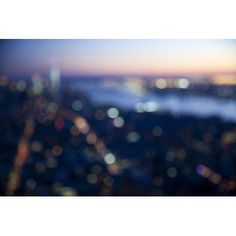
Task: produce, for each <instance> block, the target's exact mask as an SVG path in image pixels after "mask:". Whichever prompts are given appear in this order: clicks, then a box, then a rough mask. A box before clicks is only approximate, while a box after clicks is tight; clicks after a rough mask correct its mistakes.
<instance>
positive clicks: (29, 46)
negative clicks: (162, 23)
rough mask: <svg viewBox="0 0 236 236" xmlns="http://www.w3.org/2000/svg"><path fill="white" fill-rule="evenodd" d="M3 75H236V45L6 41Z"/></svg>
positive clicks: (226, 42)
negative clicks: (55, 68) (56, 69)
mask: <svg viewBox="0 0 236 236" xmlns="http://www.w3.org/2000/svg"><path fill="white" fill-rule="evenodd" d="M0 51H1V54H0V74H6V75H15V74H17V75H19V74H20V75H31V74H33V73H36V72H37V73H47V71H48V68H49V67H50V65H56V66H58V67H59V68H60V70H61V73H62V74H64V75H126V74H127V75H158V74H166V75H174V74H177V75H178V74H189V75H195V74H197V75H203V74H209V75H212V74H236V40H210V39H209V40H188V39H185V40H151V39H150V40H149V39H142V40H139V39H137V40H135V39H130V40H126V39H124V40H113V39H102V40H99V39H96V40H87V39H77V40H2V41H1V42H0Z"/></svg>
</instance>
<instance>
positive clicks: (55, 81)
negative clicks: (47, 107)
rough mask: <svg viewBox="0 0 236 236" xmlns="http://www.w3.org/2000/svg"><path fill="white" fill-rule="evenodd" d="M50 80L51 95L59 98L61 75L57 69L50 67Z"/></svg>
mask: <svg viewBox="0 0 236 236" xmlns="http://www.w3.org/2000/svg"><path fill="white" fill-rule="evenodd" d="M49 79H50V90H51V93H52V94H53V95H54V96H55V97H56V98H59V97H60V89H61V75H60V70H59V68H58V67H55V66H54V67H51V68H50V72H49Z"/></svg>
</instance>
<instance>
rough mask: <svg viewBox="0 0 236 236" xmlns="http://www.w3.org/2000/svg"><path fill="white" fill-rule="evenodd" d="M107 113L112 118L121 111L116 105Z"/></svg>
mask: <svg viewBox="0 0 236 236" xmlns="http://www.w3.org/2000/svg"><path fill="white" fill-rule="evenodd" d="M107 115H108V116H109V117H110V118H116V117H117V116H118V115H119V111H118V109H116V108H115V107H112V108H110V109H108V111H107Z"/></svg>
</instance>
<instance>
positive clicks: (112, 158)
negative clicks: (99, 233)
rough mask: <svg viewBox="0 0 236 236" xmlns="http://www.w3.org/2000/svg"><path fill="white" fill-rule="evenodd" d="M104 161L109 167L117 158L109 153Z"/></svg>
mask: <svg viewBox="0 0 236 236" xmlns="http://www.w3.org/2000/svg"><path fill="white" fill-rule="evenodd" d="M104 160H105V162H106V163H107V164H108V165H111V164H113V163H114V162H115V161H116V157H115V156H114V155H113V154H112V153H108V154H106V156H105V157H104Z"/></svg>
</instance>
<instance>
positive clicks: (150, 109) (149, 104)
mask: <svg viewBox="0 0 236 236" xmlns="http://www.w3.org/2000/svg"><path fill="white" fill-rule="evenodd" d="M158 108H159V106H158V104H157V103H156V102H147V103H146V111H147V112H155V111H157V110H158Z"/></svg>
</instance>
